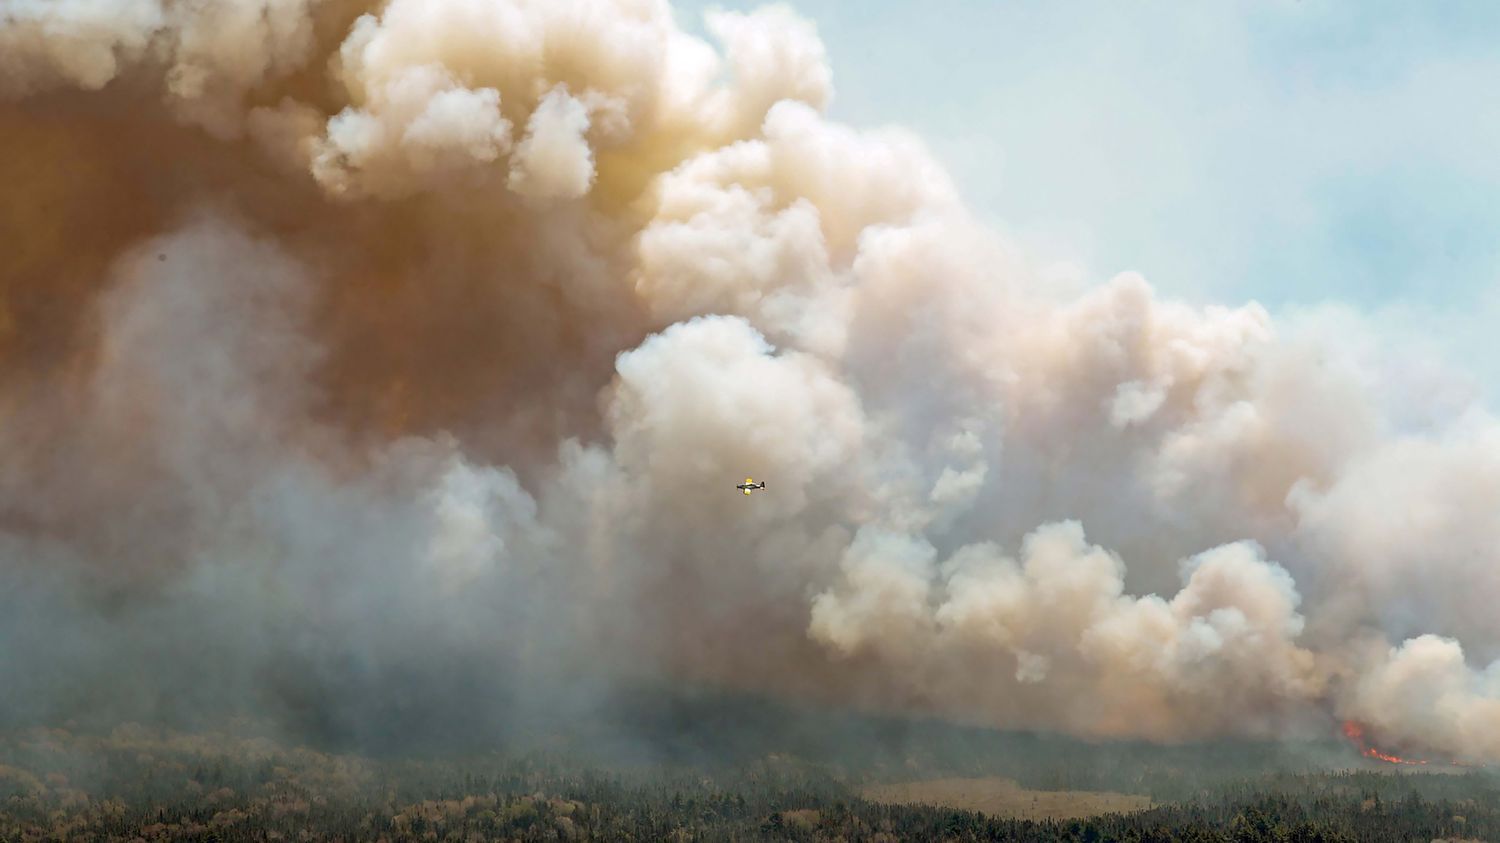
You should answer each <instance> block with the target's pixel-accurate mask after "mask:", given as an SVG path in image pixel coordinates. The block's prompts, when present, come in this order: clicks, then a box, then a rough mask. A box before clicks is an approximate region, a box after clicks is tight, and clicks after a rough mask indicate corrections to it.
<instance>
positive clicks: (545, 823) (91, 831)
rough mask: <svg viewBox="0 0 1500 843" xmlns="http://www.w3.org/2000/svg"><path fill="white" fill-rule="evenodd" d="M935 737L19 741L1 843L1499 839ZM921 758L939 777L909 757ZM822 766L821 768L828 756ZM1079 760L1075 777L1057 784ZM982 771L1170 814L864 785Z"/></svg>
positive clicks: (1370, 776)
mask: <svg viewBox="0 0 1500 843" xmlns="http://www.w3.org/2000/svg"><path fill="white" fill-rule="evenodd" d="M935 729H936V727H933V730H935ZM933 730H929V731H927V732H925V733H924V735H925V737H926V738H928V739H929V740H925V741H923V740H921V737H922V736H919V738H918V739H917V741H918V742H917V743H912V742H907V743H906V744H905V745H903V746H899V747H898V746H896V745H894V744H890V743H887V747H888V748H889V749H890V750H892V751H894V750H897V749H899V750H904V751H906V752H908V754H909V757H908V758H907V759H906V761H907V762H908V763H905V764H879V763H877V764H873V765H871V766H870V767H869V768H867V769H865V770H862V771H861V773H859V774H858V775H856V774H852V773H850V772H849V769H848V768H847V766H840V765H839V764H836V763H830V762H829V760H828V759H827V758H826V757H825V758H824V759H822V760H811V759H808V758H804V757H798V756H795V755H791V754H785V753H771V754H766V755H763V756H761V757H758V758H749V757H722V758H712V757H710V756H707V755H699V756H698V757H697V758H694V759H692V760H680V759H673V758H672V757H671V756H672V754H673V753H671V752H666V753H658V754H657V755H656V757H654V758H647V757H646V756H645V755H641V754H638V755H637V757H636V758H634V759H630V760H626V759H622V758H616V759H615V760H614V761H610V762H605V761H601V760H600V758H599V757H598V756H597V755H595V756H593V757H590V756H587V755H584V754H580V753H578V752H577V751H576V750H575V749H571V748H569V747H567V746H566V745H558V746H555V747H554V748H552V749H546V748H533V749H530V750H527V751H525V752H515V751H506V752H499V751H495V752H488V753H484V752H471V753H469V754H466V755H462V756H458V755H445V756H443V757H437V756H429V757H422V756H420V755H418V754H411V753H407V754H404V755H385V756H373V755H361V754H358V753H353V752H345V751H329V750H325V749H319V748H313V747H310V746H305V745H293V744H290V743H286V742H283V741H280V740H278V739H276V738H274V737H271V736H267V735H264V734H261V735H256V734H253V732H252V731H250V730H239V731H234V730H226V731H218V732H198V733H187V732H180V731H173V730H169V729H164V728H156V727H147V726H141V725H131V726H122V727H117V728H114V729H111V730H108V731H105V732H88V731H85V730H77V731H75V730H71V729H58V728H40V727H33V728H27V729H18V730H13V731H11V732H9V733H7V734H6V735H5V736H4V737H3V739H0V841H6V843H9V842H10V841H41V840H68V841H75V840H76V841H135V840H173V841H176V840H181V841H252V840H254V841H305V840H343V841H356V840H361V841H364V840H368V841H390V843H394V841H465V843H469V841H498V840H505V841H533V840H627V841H646V840H670V841H688V840H693V841H730V840H789V841H895V840H951V841H972V840H1021V841H1104V840H1138V841H1342V840H1348V841H1356V840H1358V841H1382V840H1392V841H1394V840H1416V839H1420V840H1484V839H1495V838H1496V837H1500V807H1497V806H1500V783H1497V781H1496V780H1495V778H1494V777H1493V776H1492V775H1491V774H1490V773H1488V772H1485V771H1481V770H1468V771H1455V772H1429V771H1423V772H1406V771H1404V770H1401V769H1398V768H1394V767H1391V766H1373V762H1370V763H1366V764H1365V768H1360V767H1361V762H1354V763H1351V764H1350V765H1349V767H1350V769H1342V770H1336V769H1323V770H1321V771H1311V770H1300V769H1294V768H1295V767H1296V764H1294V763H1288V764H1283V765H1281V766H1282V767H1283V769H1281V770H1279V771H1278V770H1276V769H1273V768H1275V767H1276V766H1277V765H1276V764H1275V763H1274V761H1273V759H1272V755H1271V750H1269V749H1267V750H1265V751H1264V753H1263V755H1262V757H1260V758H1252V759H1250V762H1249V763H1247V764H1240V763H1238V762H1236V761H1235V756H1234V754H1233V753H1232V752H1230V751H1228V750H1229V749H1232V748H1233V747H1229V748H1225V747H1220V748H1219V751H1217V752H1216V751H1213V750H1211V749H1210V748H1204V747H1199V748H1197V749H1196V750H1194V748H1176V749H1169V748H1158V749H1157V750H1156V751H1155V752H1154V753H1153V752H1152V751H1150V750H1144V751H1136V750H1135V749H1131V748H1121V747H1113V748H1111V747H1098V746H1095V747H1092V752H1093V757H1094V758H1096V759H1097V760H1099V761H1100V762H1101V763H1098V764H1090V763H1088V758H1089V756H1088V755H1087V753H1088V752H1089V751H1090V747H1089V746H1088V745H1086V744H1083V743H1081V742H1077V741H1065V740H1062V739H1044V738H1038V737H1036V736H1020V735H1011V736H1007V735H1004V734H1000V733H996V734H994V735H993V736H992V738H993V741H992V742H993V743H994V745H992V746H987V747H986V746H981V747H979V748H978V749H979V750H982V751H983V753H984V754H988V757H989V758H990V759H991V763H989V764H982V763H980V761H979V760H978V759H977V754H978V753H976V752H974V751H971V752H970V753H969V755H968V756H967V757H944V756H945V753H944V750H945V749H946V750H948V752H947V753H946V755H949V756H958V755H963V754H962V753H957V752H956V750H957V748H958V747H960V746H962V745H964V741H962V740H959V739H958V738H957V737H954V738H953V739H952V741H951V743H950V745H948V746H946V747H945V746H944V745H942V744H941V743H940V742H933V741H931V740H930V738H931V737H932V736H933V735H934V734H937V732H936V731H933ZM907 738H908V740H909V741H910V739H911V738H910V735H908V736H907ZM1007 742H1009V744H1010V745H1011V746H1010V751H1009V752H1006V751H1004V750H1005V747H1004V745H1005V744H1006V743H1007ZM970 743H972V741H970ZM919 745H920V746H922V747H925V748H926V750H927V752H928V754H927V756H926V760H920V759H919V758H918V757H917V755H911V754H910V753H912V751H913V750H914V749H916V748H917V747H918V746H919ZM872 747H874V750H872ZM849 748H850V751H851V752H852V753H854V759H853V760H856V761H868V760H869V756H868V753H869V752H871V751H876V752H879V751H881V750H880V742H879V741H876V740H870V741H864V742H861V743H860V745H858V746H854V745H851V746H850V747H849ZM1017 748H1020V749H1022V750H1024V754H1023V753H1021V752H1018V751H1017ZM970 749H971V750H973V747H972V746H971V747H970ZM861 753H864V754H861ZM1070 753H1071V754H1072V755H1075V756H1076V757H1069V755H1070ZM811 754H814V755H816V754H818V752H817V751H816V747H815V748H814V751H813V752H812V753H811ZM822 754H823V755H825V756H828V755H829V752H828V751H827V750H826V748H825V751H824V752H823V753H822ZM1049 755H1050V758H1049ZM1059 757H1065V758H1068V763H1067V764H1065V765H1063V766H1058V765H1057V764H1055V763H1050V762H1056V761H1057V760H1058V758H1059ZM1193 759H1196V761H1193ZM835 760H836V759H835ZM844 760H845V762H846V763H847V761H848V760H849V759H844ZM886 760H887V761H891V760H894V759H886ZM965 767H967V768H968V769H969V770H979V771H982V772H990V773H994V772H999V773H1013V772H1015V771H1016V770H1024V769H1031V770H1033V771H1036V772H1035V773H1034V774H1033V775H1030V776H1023V778H1025V779H1029V780H1031V781H1030V784H1031V786H1033V787H1037V788H1039V789H1060V787H1061V784H1062V779H1063V778H1072V779H1073V783H1071V786H1073V787H1080V785H1079V784H1077V782H1084V783H1087V784H1088V785H1089V786H1091V787H1096V786H1099V785H1101V784H1102V785H1108V786H1112V787H1117V788H1119V789H1121V790H1122V791H1125V792H1135V793H1146V794H1149V795H1151V796H1152V798H1153V800H1154V801H1155V803H1156V804H1155V806H1154V807H1152V808H1150V809H1148V810H1144V811H1139V812H1135V813H1131V814H1123V815H1121V814H1111V815H1104V816H1096V817H1090V818H1086V819H1073V820H1051V821H1034V820H1023V819H1010V818H1004V817H995V816H986V815H982V814H979V813H975V812H972V811H963V810H954V809H951V808H942V807H932V806H919V805H888V804H877V803H875V802H871V801H869V800H866V799H863V798H861V797H860V796H859V790H858V785H859V784H860V783H861V782H862V781H868V780H870V779H871V778H880V777H885V778H893V777H900V776H907V777H921V776H931V775H937V774H939V773H941V772H947V773H954V772H960V773H962V772H964V769H962V768H965ZM981 768H983V769H981ZM1069 770H1074V771H1075V772H1073V773H1069V772H1068V771H1069ZM1085 771H1087V772H1085ZM1236 771H1238V772H1236Z"/></svg>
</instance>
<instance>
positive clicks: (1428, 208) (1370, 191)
mask: <svg viewBox="0 0 1500 843" xmlns="http://www.w3.org/2000/svg"><path fill="white" fill-rule="evenodd" d="M759 5H762V3H759V2H753V0H719V2H712V3H711V2H699V0H678V2H677V8H678V10H679V17H680V19H681V20H682V22H683V24H684V25H687V26H689V27H697V26H698V25H699V21H700V19H701V12H702V10H703V9H706V8H709V7H713V6H719V7H724V8H733V9H749V8H754V7H757V6H759ZM790 5H791V6H792V7H793V8H795V9H797V10H798V11H799V12H800V13H802V14H803V15H804V16H806V17H809V18H811V19H812V20H814V21H815V22H816V23H817V25H818V29H819V32H820V34H821V36H822V38H823V40H824V42H825V43H826V44H827V45H828V50H829V54H830V60H831V63H832V65H833V71H834V85H835V89H836V94H835V99H834V103H833V106H832V108H831V114H832V116H833V117H835V118H836V119H839V120H842V121H845V122H849V123H852V124H855V125H862V126H871V125H880V124H887V123H897V124H901V125H903V126H906V127H908V128H910V129H913V130H915V131H916V132H917V133H918V134H920V135H921V136H923V137H924V138H925V139H926V141H927V142H928V144H929V146H930V147H931V148H932V149H933V151H934V152H935V153H936V154H937V156H938V157H939V158H940V159H942V160H943V161H945V162H946V163H947V164H948V167H949V170H950V171H951V172H952V173H953V174H954V176H955V178H956V180H957V181H958V183H959V184H960V185H961V186H962V189H963V190H964V191H965V193H966V194H967V195H968V197H969V198H970V200H971V201H972V204H973V205H974V206H975V207H976V208H977V209H978V210H979V211H980V213H982V214H984V215H985V216H987V217H989V218H991V219H993V220H995V221H996V222H997V224H1000V225H1002V226H1003V227H1005V228H1006V229H1007V230H1009V231H1011V232H1012V233H1014V234H1017V235H1018V236H1020V237H1022V238H1023V239H1024V240H1025V241H1026V242H1028V243H1029V244H1030V245H1031V246H1032V247H1033V248H1034V249H1036V250H1037V251H1038V252H1040V253H1041V254H1043V255H1044V256H1046V257H1050V258H1055V259H1058V260H1071V261H1077V262H1078V263H1080V264H1081V266H1082V267H1083V268H1084V270H1085V272H1086V274H1087V276H1088V277H1089V278H1093V279H1097V278H1103V277H1107V276H1109V275H1113V274H1114V273H1116V272H1118V271H1121V270H1126V269H1133V270H1138V271H1140V272H1142V273H1143V274H1144V275H1145V276H1146V277H1147V278H1148V279H1150V280H1151V281H1152V282H1153V283H1154V284H1155V285H1157V286H1158V287H1159V288H1160V289H1162V290H1163V291H1165V292H1168V293H1171V294H1173V295H1179V296H1183V297H1186V298H1188V299H1191V300H1194V301H1215V302H1224V303H1238V302H1242V301H1245V300H1249V299H1255V300H1258V301H1260V302H1262V303H1263V304H1265V305H1267V306H1268V307H1270V308H1271V309H1272V310H1273V311H1277V312H1290V311H1294V310H1297V309H1300V308H1304V307H1309V306H1314V305H1318V304H1321V303H1324V302H1328V301H1336V302H1341V303H1344V304H1346V305H1349V306H1352V307H1354V308H1357V309H1360V310H1362V311H1366V312H1369V313H1372V314H1377V315H1378V314H1380V313H1385V314H1386V318H1387V319H1393V318H1394V319H1399V318H1400V316H1401V314H1403V313H1405V312H1406V311H1407V309H1409V308H1413V307H1414V308H1418V309H1422V310H1424V311H1437V312H1447V311H1454V312H1470V313H1472V312H1475V311H1476V309H1482V308H1481V304H1482V303H1484V302H1488V303H1489V304H1488V305H1487V307H1488V308H1489V309H1487V310H1485V312H1486V313H1488V314H1489V316H1491V317H1494V316H1500V306H1497V305H1496V302H1500V295H1497V292H1500V237H1497V236H1496V235H1497V233H1500V190H1497V188H1500V2H1457V1H1456V0H1445V2H1441V3H1425V2H1365V0H1359V2H1354V0H1348V2H1338V3H1335V2H1320V0H1301V2H1297V0H1205V2H1199V0H1180V2H1144V1H1141V0H1132V2H1082V1H1081V0H1080V1H1079V2H1073V1H1072V0H1067V1H1066V2H1064V0H1056V2H1040V0H1037V1H1036V2H1019V1H1017V2H1011V1H1010V0H989V1H988V2H984V1H983V0H968V2H962V1H961V0H929V2H922V3H917V2H894V0H859V2H855V1H854V0H794V2H792V3H790ZM1429 315H1430V314H1429ZM1436 321H1438V322H1441V320H1440V319H1438V320H1436ZM1492 323H1493V319H1488V320H1486V322H1485V324H1470V325H1468V326H1467V327H1466V328H1464V329H1463V330H1467V331H1470V332H1478V333H1479V334H1482V335H1485V336H1487V335H1488V333H1489V329H1490V325H1491V324H1492ZM1413 329H1414V330H1420V329H1419V328H1417V327H1416V323H1413ZM1494 356H1496V357H1497V358H1500V353H1496V354H1495V355H1494Z"/></svg>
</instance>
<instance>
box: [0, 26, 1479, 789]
mask: <svg viewBox="0 0 1500 843" xmlns="http://www.w3.org/2000/svg"><path fill="white" fill-rule="evenodd" d="M708 29H709V31H710V32H711V34H712V36H713V38H714V41H715V43H714V44H709V43H706V42H704V41H702V40H700V39H698V38H696V37H693V36H690V35H688V34H686V33H684V32H683V31H682V30H680V29H679V28H678V26H677V25H676V24H675V22H674V20H673V18H672V14H671V11H670V9H669V8H668V7H667V5H666V4H665V3H664V2H652V0H615V2H604V0H598V1H597V2H586V1H585V0H572V1H571V2H554V0H545V2H544V1H543V0H535V1H534V2H525V0H506V1H505V2H501V0H496V1H495V2H477V0H390V2H386V3H380V4H370V5H369V6H368V7H366V6H365V5H364V4H362V3H359V2H355V0H322V2H318V1H317V0H238V2H231V1H230V0H211V2H202V3H191V4H189V3H181V2H172V0H131V1H130V2H120V3H108V4H100V3H88V2H72V1H71V0H64V2H56V1H55V0H53V1H52V2H42V0H9V2H8V3H6V5H4V6H3V7H0V179H3V183H4V184H5V185H6V187H7V190H6V197H5V199H4V200H3V202H0V209H3V215H0V239H3V241H4V243H5V250H6V257H5V260H4V261H0V457H3V464H4V466H5V470H4V471H3V472H0V642H3V647H0V702H3V705H0V710H3V711H4V712H6V713H7V714H8V715H10V716H11V717H13V718H16V719H21V720H25V719H48V718H57V717H66V716H77V715H80V714H81V713H90V712H92V713H96V714H97V713H99V712H100V710H101V709H105V710H106V712H105V713H107V714H110V715H117V716H120V717H134V716H144V715H162V714H167V715H174V716H181V717H192V716H195V715H197V714H201V713H203V712H210V711H213V710H214V709H216V708H217V707H222V706H241V707H243V706H246V705H248V706H250V707H251V708H253V709H255V710H257V711H260V712H262V713H266V714H269V715H270V716H273V717H281V718H289V719H295V718H301V719H304V720H305V719H309V718H310V719H312V720H314V721H316V722H321V723H332V724H341V726H340V727H341V728H348V729H353V730H354V731H356V732H360V731H379V730H381V729H382V728H388V727H389V725H390V724H391V723H393V722H395V721H393V720H391V719H390V718H392V717H396V716H398V715H399V713H401V712H409V711H414V710H418V709H420V710H421V711H424V712H427V713H429V714H430V713H431V712H434V711H436V712H441V711H443V710H445V707H448V706H453V707H470V708H474V709H478V710H484V711H486V712H492V713H491V714H487V715H486V716H488V717H492V718H494V720H495V722H496V723H501V722H505V721H506V719H507V718H509V717H512V716H519V715H516V712H518V711H521V710H529V709H531V708H549V709H552V708H555V707H557V706H559V705H561V703H563V702H566V703H570V704H574V703H576V704H579V705H582V706H585V707H586V706H587V705H589V704H591V703H592V702H595V701H600V700H604V699H606V698H607V696H608V693H609V690H610V689H611V688H612V687H616V686H617V685H619V684H620V683H628V682H637V681H647V682H667V683H673V682H683V683H693V684H707V685H712V686H719V687H725V688H732V689H746V690H752V691H756V692H759V693H767V694H771V695H775V696H780V697H784V698H788V699H813V700H820V701H824V702H830V703H834V704H839V705H849V706H858V707H861V708H867V709H876V710H884V711H894V712H910V713H922V714H936V715H940V716H943V717H948V718H952V719H955V720H958V721H961V722H969V723H977V724H986V725H995V726H1005V727H1019V728H1038V729H1057V730H1062V731H1066V732H1069V733H1073V734H1079V735H1085V736H1104V737H1133V738H1148V739H1153V740H1179V739H1189V738H1202V737H1213V736H1223V735H1240V736H1276V735H1296V734H1307V733H1317V734H1328V733H1330V732H1331V731H1332V730H1333V729H1334V726H1333V724H1334V722H1335V721H1336V720H1339V719H1346V718H1347V719H1355V720H1358V721H1359V722H1361V723H1363V724H1366V726H1367V727H1368V728H1369V729H1370V730H1371V732H1372V733H1373V734H1374V735H1376V736H1377V738H1378V740H1380V741H1384V742H1390V743H1394V744H1399V745H1402V746H1406V747H1411V748H1413V749H1415V750H1417V751H1424V752H1433V753H1441V754H1444V755H1445V756H1447V757H1451V758H1454V759H1458V760H1467V761H1475V760H1489V761H1496V760H1500V667H1494V666H1491V667H1489V668H1484V667H1482V665H1483V663H1484V662H1485V661H1487V660H1490V659H1494V658H1496V657H1500V627H1497V626H1496V624H1495V622H1494V613H1493V609H1494V606H1495V604H1496V601H1497V600H1500V565H1497V564H1496V563H1497V562H1500V559H1497V557H1496V553H1497V548H1500V519H1497V518H1495V517H1494V505H1495V503H1496V502H1497V501H1500V421H1497V420H1496V419H1495V418H1494V417H1493V416H1492V415H1490V414H1489V413H1487V412H1485V411H1483V410H1482V409H1480V408H1467V409H1464V410H1463V411H1462V412H1458V413H1455V414H1452V415H1451V416H1450V417H1448V418H1445V419H1444V420H1442V421H1441V422H1440V423H1438V424H1434V425H1429V426H1424V427H1421V428H1416V429H1414V428H1412V427H1411V426H1409V425H1401V424H1399V423H1398V422H1399V418H1398V417H1397V416H1396V415H1395V414H1393V413H1392V412H1391V411H1390V408H1392V407H1401V406H1402V405H1404V404H1409V403H1411V402H1420V401H1424V400H1426V399H1425V398H1424V396H1423V395H1421V394H1411V395H1403V394H1394V393H1393V392H1392V390H1393V389H1395V388H1396V387H1392V386H1390V385H1389V384H1390V383H1396V381H1388V380H1387V378H1386V377H1385V375H1386V373H1385V372H1384V371H1382V369H1381V368H1380V365H1379V363H1378V358H1375V359H1376V360H1377V362H1370V361H1371V359H1372V358H1370V357H1369V356H1368V355H1366V354H1364V353H1362V348H1363V344H1364V343H1366V342H1368V339H1369V338H1368V337H1366V336H1363V335H1361V334H1360V333H1359V332H1358V331H1357V330H1355V329H1354V327H1351V326H1349V325H1344V324H1339V323H1334V322H1329V323H1327V324H1324V325H1321V326H1313V327H1314V328H1321V329H1319V330H1313V329H1310V328H1309V327H1308V326H1305V325H1303V326H1298V327H1297V328H1296V329H1295V330H1290V331H1289V330H1286V329H1278V326H1277V325H1276V324H1275V323H1274V322H1273V320H1272V319H1271V317H1270V316H1269V315H1268V314H1267V313H1266V312H1265V311H1264V310H1263V309H1262V308H1260V307H1259V306H1257V305H1254V304H1248V305H1245V306H1240V307H1207V308H1199V307H1192V306H1188V305H1186V304H1183V303H1178V302H1174V301H1170V300H1164V299H1163V298H1162V297H1160V296H1158V295H1157V294H1156V293H1154V292H1153V290H1152V289H1151V287H1150V286H1149V285H1148V283H1147V282H1146V281H1145V280H1143V279H1141V278H1140V277H1137V276H1135V275H1131V274H1125V275H1121V276H1119V277H1117V278H1114V279H1113V280H1111V281H1109V282H1108V283H1105V284H1103V285H1100V286H1098V287H1096V288H1093V289H1089V290H1085V291H1081V292H1080V291H1074V290H1064V289H1060V288H1058V287H1057V286H1056V285H1053V284H1050V283H1048V282H1046V281H1044V280H1042V279H1040V278H1039V277H1038V276H1037V274H1036V273H1035V272H1033V271H1032V270H1031V269H1030V268H1029V266H1028V262H1027V260H1026V259H1025V256H1024V255H1021V254H1019V253H1018V252H1017V251H1016V250H1015V249H1014V248H1013V247H1012V246H1011V245H1010V244H1008V243H1006V242H1005V241H1004V240H1002V239H1001V238H1000V237H998V236H997V235H995V234H993V233H991V232H989V231H987V230H986V229H985V228H984V227H983V226H981V225H980V224H979V223H978V222H977V220H976V219H975V218H974V217H973V216H972V215H971V214H970V213H969V212H968V211H967V210H966V209H965V207H964V206H963V204H962V202H961V201H960V200H959V198H958V195H957V192H956V191H955V189H954V186H953V185H952V184H951V183H950V182H949V180H948V178H947V177H946V175H945V174H944V173H943V171H942V170H941V168H940V167H939V166H938V165H937V164H936V163H935V162H934V161H933V160H932V159H931V158H930V157H929V156H928V155H927V153H926V152H925V151H924V150H923V147H922V144H921V142H920V140H919V139H917V138H915V137H913V136H911V135H910V134H908V133H906V132H903V131H901V130H900V129H894V128H893V129H887V130H880V131H855V130H852V129H850V128H847V127H844V126H840V125H837V124H835V123H832V122H829V121H828V120H827V119H825V118H824V117H823V116H822V110H823V109H824V108H825V107H826V105H827V104H828V103H829V101H830V99H831V97H832V95H833V88H832V81H831V80H832V75H831V72H830V70H829V68H828V66H827V63H826V61H825V56H824V52H823V49H822V46H821V44H820V42H819V40H818V37H817V34H816V32H815V31H814V30H813V28H812V27H811V25H809V24H808V23H806V22H804V21H802V20H801V19H799V18H798V17H797V16H796V15H795V14H794V13H793V12H792V11H790V10H788V9H786V8H782V7H771V8H767V9H764V10H762V11H758V12H755V13H753V14H748V15H742V14H734V13H718V14H714V15H712V16H710V18H709V20H708ZM1355 327H1357V326H1355ZM1377 339H1378V338H1377ZM1402 417H1405V416H1402ZM747 473H749V474H752V475H753V476H754V477H756V478H757V479H762V478H764V479H768V480H769V481H770V485H771V489H770V490H768V492H767V493H765V494H760V495H757V496H754V497H753V498H749V499H745V498H743V497H742V496H740V495H738V494H736V493H735V490H734V488H733V484H734V482H737V481H738V480H739V479H740V478H742V477H744V476H745V474H747ZM106 700H108V702H107V703H106V702H104V701H106Z"/></svg>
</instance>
